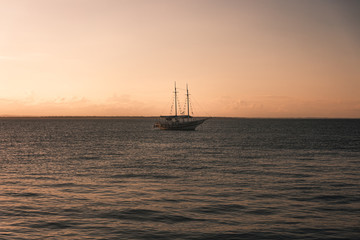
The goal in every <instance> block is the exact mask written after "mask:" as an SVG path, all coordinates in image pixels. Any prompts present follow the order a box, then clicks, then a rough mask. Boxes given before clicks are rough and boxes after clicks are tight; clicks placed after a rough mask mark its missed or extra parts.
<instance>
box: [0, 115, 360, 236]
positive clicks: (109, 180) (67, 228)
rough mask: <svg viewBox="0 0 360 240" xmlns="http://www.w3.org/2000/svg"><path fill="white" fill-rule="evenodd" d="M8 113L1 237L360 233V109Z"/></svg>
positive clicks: (0, 181) (3, 123)
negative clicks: (170, 120) (208, 115)
mask: <svg viewBox="0 0 360 240" xmlns="http://www.w3.org/2000/svg"><path fill="white" fill-rule="evenodd" d="M155 120H156V119H153V118H1V119H0V239H207V240H208V239H337V240H338V239H359V236H360V120H359V119H353V120H351V119H241V118H213V119H210V120H208V121H206V122H205V123H204V124H203V125H202V126H201V127H199V128H198V129H197V130H196V131H187V132H182V131H161V130H156V129H153V127H152V126H153V123H154V122H155Z"/></svg>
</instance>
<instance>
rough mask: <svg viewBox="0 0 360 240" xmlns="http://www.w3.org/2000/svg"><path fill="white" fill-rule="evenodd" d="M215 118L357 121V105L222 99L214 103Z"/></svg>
mask: <svg viewBox="0 0 360 240" xmlns="http://www.w3.org/2000/svg"><path fill="white" fill-rule="evenodd" d="M213 105H214V108H215V109H216V110H215V111H216V113H215V115H219V116H233V117H291V118H293V117H326V118H328V117H329V118H330V117H339V118H342V117H344V118H360V101H356V100H340V101H339V100H333V99H301V98H294V97H288V96H275V95H274V96H273V95H269V96H252V97H247V98H241V99H240V98H239V99H236V98H231V97H221V98H218V99H217V101H216V102H214V103H213Z"/></svg>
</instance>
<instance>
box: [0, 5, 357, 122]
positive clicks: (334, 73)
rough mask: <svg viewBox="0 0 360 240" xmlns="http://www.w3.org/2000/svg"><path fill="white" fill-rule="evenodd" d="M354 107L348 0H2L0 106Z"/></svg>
mask: <svg viewBox="0 0 360 240" xmlns="http://www.w3.org/2000/svg"><path fill="white" fill-rule="evenodd" d="M174 82H176V84H177V86H178V88H179V91H180V93H179V99H180V101H181V103H180V105H182V104H183V103H184V100H185V95H184V94H185V92H184V91H183V90H184V89H185V88H186V84H188V85H189V90H190V93H191V96H190V97H191V102H192V106H193V112H194V115H201V116H214V117H216V116H218V117H220V116H222V117H270V118H272V117H274V118H297V117H300V118H303V117H304V118H306V117H316V118H317V117H325V118H360V2H359V1H356V0H353V1H352V0H344V1H342V0H336V1H334V0H317V1H312V0H302V1H300V0H299V1H295V0H294V1H289V0H271V1H269V0H249V1H246V0H237V1H236V0H181V1H175V0H51V1H49V0H0V116H158V115H161V114H169V113H170V109H171V101H172V99H173V88H174Z"/></svg>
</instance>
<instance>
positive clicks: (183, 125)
mask: <svg viewBox="0 0 360 240" xmlns="http://www.w3.org/2000/svg"><path fill="white" fill-rule="evenodd" d="M177 93H178V92H177V90H176V82H175V91H174V94H175V100H174V106H175V115H168V116H160V121H158V122H156V123H155V124H154V128H159V129H161V130H183V131H185V130H195V129H196V128H197V127H198V126H199V125H201V124H202V123H203V122H205V121H206V120H207V119H209V118H201V119H195V118H194V117H192V116H191V115H190V98H189V89H188V86H187V84H186V108H187V114H186V115H184V114H180V115H178V109H177V105H178V100H177Z"/></svg>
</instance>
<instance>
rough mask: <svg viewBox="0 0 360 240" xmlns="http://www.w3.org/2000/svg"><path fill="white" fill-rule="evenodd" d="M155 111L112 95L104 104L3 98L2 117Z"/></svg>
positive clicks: (71, 99)
mask: <svg viewBox="0 0 360 240" xmlns="http://www.w3.org/2000/svg"><path fill="white" fill-rule="evenodd" d="M154 109H155V108H151V107H150V106H149V104H147V103H143V102H140V101H136V100H134V99H132V98H131V97H130V96H127V95H123V96H116V95H115V96H113V97H110V98H108V99H105V100H104V101H94V100H89V99H87V98H85V97H57V98H53V99H39V98H37V97H36V96H34V94H30V95H29V96H28V97H25V98H24V99H21V100H19V99H16V100H15V99H5V98H2V99H0V116H5V115H6V116H9V115H12V116H149V115H151V114H152V112H153V111H154Z"/></svg>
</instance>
